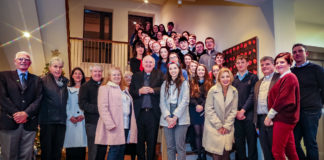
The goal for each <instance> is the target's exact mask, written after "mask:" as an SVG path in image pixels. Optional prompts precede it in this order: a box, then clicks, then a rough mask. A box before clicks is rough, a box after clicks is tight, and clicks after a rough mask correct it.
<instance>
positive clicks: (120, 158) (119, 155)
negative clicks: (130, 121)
mask: <svg viewBox="0 0 324 160" xmlns="http://www.w3.org/2000/svg"><path fill="white" fill-rule="evenodd" d="M128 133H129V129H125V140H126V143H127V137H128ZM125 149H126V144H122V145H110V146H109V151H108V157H107V160H124V155H125Z"/></svg>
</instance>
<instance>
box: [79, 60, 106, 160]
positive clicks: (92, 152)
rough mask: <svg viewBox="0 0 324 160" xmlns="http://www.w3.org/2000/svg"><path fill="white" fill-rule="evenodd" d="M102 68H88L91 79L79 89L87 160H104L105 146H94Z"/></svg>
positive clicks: (98, 66)
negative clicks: (86, 145) (86, 142)
mask: <svg viewBox="0 0 324 160" xmlns="http://www.w3.org/2000/svg"><path fill="white" fill-rule="evenodd" d="M102 71H103V68H102V66H101V65H99V64H94V65H92V66H90V72H91V78H90V80H89V81H88V82H86V83H84V84H83V85H82V86H81V87H80V91H79V105H80V108H81V109H82V110H83V111H84V117H85V122H86V133H87V141H88V160H104V159H105V155H106V151H107V146H105V145H96V144H94V140H95V135H96V128H97V122H98V119H99V112H98V103H97V99H98V89H99V87H100V85H101V83H102V80H103V79H102Z"/></svg>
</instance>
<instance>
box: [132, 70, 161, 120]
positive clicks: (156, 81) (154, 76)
mask: <svg viewBox="0 0 324 160" xmlns="http://www.w3.org/2000/svg"><path fill="white" fill-rule="evenodd" d="M163 76H164V75H163V73H162V72H161V71H160V70H155V69H154V70H153V71H152V72H151V75H150V77H151V78H150V85H149V86H150V87H151V88H153V90H154V94H150V97H151V102H152V111H153V113H154V117H155V118H157V119H160V116H161V110H160V88H161V85H162V83H163V81H164V78H163ZM143 86H144V71H143V72H137V73H135V74H134V75H133V77H132V82H131V84H130V88H129V91H130V94H131V95H132V97H133V100H134V110H135V117H136V119H138V116H139V113H140V110H141V108H142V103H143V96H141V95H139V93H138V91H139V89H140V88H142V87H143Z"/></svg>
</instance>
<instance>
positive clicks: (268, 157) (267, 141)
mask: <svg viewBox="0 0 324 160" xmlns="http://www.w3.org/2000/svg"><path fill="white" fill-rule="evenodd" d="M266 117H267V115H266V114H263V115H258V121H257V126H258V128H259V133H260V134H259V139H260V144H261V147H262V151H263V156H264V159H265V160H273V159H274V158H273V156H272V132H273V131H272V130H273V127H272V126H269V127H268V126H265V125H264V119H265V118H266Z"/></svg>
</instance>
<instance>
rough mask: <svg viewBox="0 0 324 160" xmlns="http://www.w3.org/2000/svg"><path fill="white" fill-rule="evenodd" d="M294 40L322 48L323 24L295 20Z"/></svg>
mask: <svg viewBox="0 0 324 160" xmlns="http://www.w3.org/2000/svg"><path fill="white" fill-rule="evenodd" d="M296 42H298V43H304V44H305V45H310V46H316V47H323V48H324V25H321V24H312V23H307V22H301V21H296Z"/></svg>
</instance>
